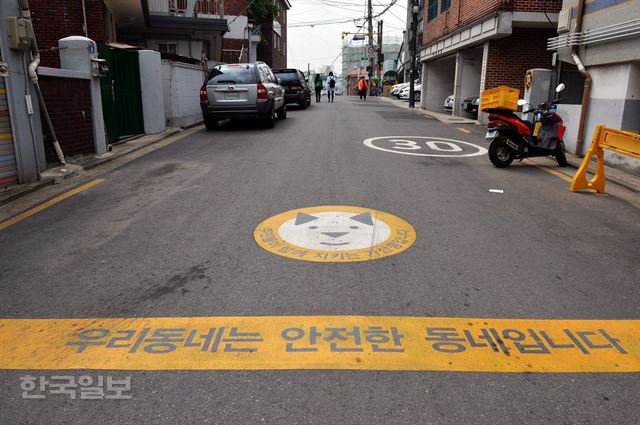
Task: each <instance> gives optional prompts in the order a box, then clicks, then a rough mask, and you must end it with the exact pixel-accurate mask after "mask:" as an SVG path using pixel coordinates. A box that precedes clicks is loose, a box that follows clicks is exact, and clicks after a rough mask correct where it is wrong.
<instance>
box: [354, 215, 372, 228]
mask: <svg viewBox="0 0 640 425" xmlns="http://www.w3.org/2000/svg"><path fill="white" fill-rule="evenodd" d="M351 220H355V221H357V222H359V223H362V224H368V225H369V226H373V218H372V217H371V213H363V214H358V215H355V216H353V217H351Z"/></svg>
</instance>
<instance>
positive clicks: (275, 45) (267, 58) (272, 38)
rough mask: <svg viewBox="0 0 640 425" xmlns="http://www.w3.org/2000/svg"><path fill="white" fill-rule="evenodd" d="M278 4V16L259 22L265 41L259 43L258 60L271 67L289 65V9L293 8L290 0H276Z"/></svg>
mask: <svg viewBox="0 0 640 425" xmlns="http://www.w3.org/2000/svg"><path fill="white" fill-rule="evenodd" d="M274 4H276V5H277V6H278V10H279V11H278V16H276V19H274V20H273V22H258V24H259V25H260V31H261V34H262V38H263V41H264V42H262V43H260V44H259V45H258V52H257V53H258V60H259V61H263V62H265V63H266V64H267V65H269V66H270V67H271V68H286V67H287V11H288V10H289V9H291V3H289V0H274Z"/></svg>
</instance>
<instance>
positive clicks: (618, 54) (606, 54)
mask: <svg viewBox="0 0 640 425" xmlns="http://www.w3.org/2000/svg"><path fill="white" fill-rule="evenodd" d="M577 5H578V0H564V1H563V2H562V8H563V9H567V8H569V7H573V10H574V11H575V9H576V7H577ZM639 16H640V0H609V1H593V2H588V3H587V4H586V6H585V13H584V18H583V21H582V31H583V32H585V31H589V30H595V29H598V28H603V27H606V26H609V25H613V24H617V23H621V22H627V21H630V20H631V19H634V18H635V19H637V18H638V17H639ZM574 25H575V17H574V19H573V20H572V22H571V28H573V27H574ZM569 53H570V51H569V49H560V56H561V58H562V60H564V61H566V62H572V61H571V57H570V56H569ZM578 54H579V55H580V58H581V59H582V62H583V63H584V64H585V66H592V65H602V64H606V63H614V62H620V61H621V60H625V61H634V60H640V35H638V34H636V35H635V36H634V37H631V38H627V39H622V40H616V41H613V42H608V43H600V44H593V45H590V46H589V47H588V48H585V47H580V48H579V49H578Z"/></svg>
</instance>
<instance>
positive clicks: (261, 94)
mask: <svg viewBox="0 0 640 425" xmlns="http://www.w3.org/2000/svg"><path fill="white" fill-rule="evenodd" d="M258 99H259V100H268V99H269V94H268V93H267V89H266V88H265V87H264V84H262V83H258Z"/></svg>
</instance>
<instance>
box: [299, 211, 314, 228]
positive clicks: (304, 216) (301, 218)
mask: <svg viewBox="0 0 640 425" xmlns="http://www.w3.org/2000/svg"><path fill="white" fill-rule="evenodd" d="M317 219H318V217H314V216H312V215H309V214H305V213H301V212H299V213H298V215H297V216H296V222H295V225H296V226H299V225H301V224H305V223H308V222H310V221H313V220H317Z"/></svg>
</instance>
